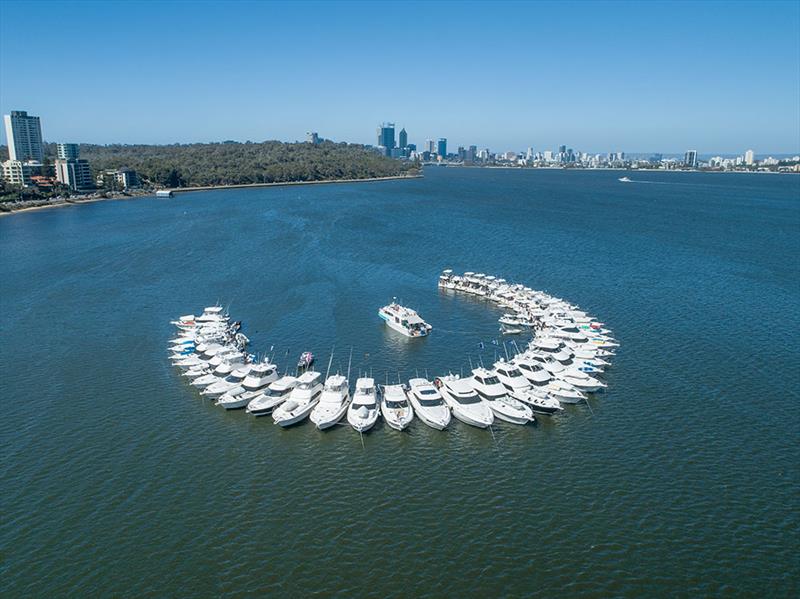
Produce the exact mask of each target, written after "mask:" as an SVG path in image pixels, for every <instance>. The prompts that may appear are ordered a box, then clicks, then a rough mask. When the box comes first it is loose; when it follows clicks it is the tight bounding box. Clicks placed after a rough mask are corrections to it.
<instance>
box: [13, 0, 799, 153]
mask: <svg viewBox="0 0 800 599" xmlns="http://www.w3.org/2000/svg"><path fill="white" fill-rule="evenodd" d="M11 110H27V111H28V112H29V113H30V114H34V115H38V116H40V117H41V119H42V130H43V134H44V137H45V139H46V140H48V141H65V142H84V143H189V142H206V141H222V140H227V139H234V140H239V141H245V140H252V141H263V140H267V139H278V140H282V141H294V140H303V139H305V134H306V132H307V131H318V132H319V134H320V135H321V136H322V137H325V138H329V139H333V140H336V141H349V142H358V143H372V144H375V143H376V135H375V130H376V127H377V125H378V124H379V123H381V122H383V121H391V122H394V123H396V125H397V129H398V130H399V129H400V127H405V128H406V130H407V131H408V135H409V142H411V143H416V144H417V145H418V146H420V147H421V146H422V145H423V144H424V142H425V140H426V139H436V138H439V137H446V138H447V139H448V149H450V148H455V147H457V146H459V145H463V146H468V145H472V144H474V145H477V146H478V147H479V148H484V147H488V148H490V149H491V150H492V151H506V150H523V149H525V148H527V147H533V148H534V149H535V150H546V149H554V148H556V147H557V146H558V145H560V144H565V145H567V146H569V147H572V148H575V149H576V150H582V151H588V152H609V151H625V152H628V153H636V152H642V153H646V152H663V153H678V152H683V151H685V150H686V149H689V148H691V149H696V150H698V151H699V152H700V153H701V154H707V153H742V152H744V150H746V149H748V148H753V149H754V150H755V151H756V154H758V155H761V154H767V153H775V154H778V153H798V152H800V2H796V1H788V2H741V3H739V2H635V3H634V2H613V3H605V2H558V3H549V2H533V3H524V2H510V3H502V2H441V3H435V2H423V3H417V2H351V3H340V2H324V3H301V2H293V3H279V2H245V1H229V2H188V1H186V2H157V1H149V2H134V1H129V2H115V1H107V2H99V1H97V2H69V1H61V2H52V3H51V2H35V1H27V2H13V1H12V2H9V1H0V112H2V113H3V114H7V113H8V112H9V111H11Z"/></svg>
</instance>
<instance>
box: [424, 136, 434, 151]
mask: <svg viewBox="0 0 800 599" xmlns="http://www.w3.org/2000/svg"><path fill="white" fill-rule="evenodd" d="M425 151H426V152H430V153H431V154H436V142H435V141H433V140H432V139H426V140H425Z"/></svg>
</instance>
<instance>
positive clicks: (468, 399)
mask: <svg viewBox="0 0 800 599" xmlns="http://www.w3.org/2000/svg"><path fill="white" fill-rule="evenodd" d="M456 401H458V403H460V404H463V405H469V404H473V403H480V402H481V398H480V397H478V394H477V393H473V394H471V395H457V396H456Z"/></svg>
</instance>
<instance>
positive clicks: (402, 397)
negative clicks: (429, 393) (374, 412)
mask: <svg viewBox="0 0 800 599" xmlns="http://www.w3.org/2000/svg"><path fill="white" fill-rule="evenodd" d="M381 415H383V419H384V420H385V421H386V424H388V425H389V426H390V427H392V428H393V429H395V430H398V431H401V430H403V429H405V428H406V427H407V426H408V425H409V424H411V421H412V420H413V419H414V409H413V408H412V407H411V404H410V403H409V402H408V398H407V397H406V392H405V390H404V389H403V386H402V385H385V386H384V387H383V393H381Z"/></svg>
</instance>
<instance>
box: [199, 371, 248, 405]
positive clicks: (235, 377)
mask: <svg viewBox="0 0 800 599" xmlns="http://www.w3.org/2000/svg"><path fill="white" fill-rule="evenodd" d="M249 372H250V365H249V364H244V365H241V366H238V367H237V368H234V369H233V370H232V371H231V373H230V374H229V375H228V376H226V377H225V378H224V379H222V380H221V381H216V382H214V383H211V384H210V385H208V386H207V387H206V388H205V389H203V390H202V391H201V392H200V394H201V395H205V396H207V397H211V398H217V397H220V396H221V395H225V393H227V392H228V391H230V390H232V389H234V388H235V387H240V386H241V384H242V382H243V381H244V379H245V378H246V377H247V375H248V374H249Z"/></svg>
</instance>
